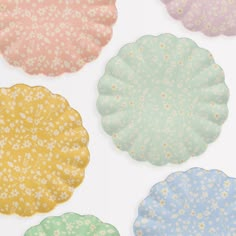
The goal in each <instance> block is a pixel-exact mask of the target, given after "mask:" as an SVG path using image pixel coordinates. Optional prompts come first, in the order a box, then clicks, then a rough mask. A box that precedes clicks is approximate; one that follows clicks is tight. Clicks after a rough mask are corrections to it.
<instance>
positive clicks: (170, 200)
mask: <svg viewBox="0 0 236 236" xmlns="http://www.w3.org/2000/svg"><path fill="white" fill-rule="evenodd" d="M235 216H236V179H234V178H229V177H227V176H226V175H225V174H224V173H223V172H221V171H218V170H210V171H207V170H204V169H201V168H193V169H190V170H188V171H186V172H177V173H174V174H172V175H170V176H169V177H168V178H167V179H166V180H165V181H163V182H160V183H158V184H156V185H155V186H154V187H153V188H152V190H151V192H150V194H149V196H148V197H147V198H146V199H145V200H144V201H143V202H142V203H141V205H140V207H139V216H138V218H137V220H136V222H135V224H134V234H135V235H136V236H157V235H158V236H177V235H178V236H186V235H191V236H192V235H196V236H197V235H199V236H211V235H214V236H219V235H222V236H223V235H225V236H226V235H229V236H235V235H236V218H235Z"/></svg>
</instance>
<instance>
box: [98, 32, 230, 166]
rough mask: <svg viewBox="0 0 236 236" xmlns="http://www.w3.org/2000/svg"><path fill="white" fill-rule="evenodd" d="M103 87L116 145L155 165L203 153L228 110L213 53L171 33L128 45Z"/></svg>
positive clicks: (101, 105)
mask: <svg viewBox="0 0 236 236" xmlns="http://www.w3.org/2000/svg"><path fill="white" fill-rule="evenodd" d="M98 90H99V97H98V101H97V107H98V110H99V112H100V113H101V115H102V125H103V127H104V129H105V131H106V132H107V133H108V134H109V135H111V136H112V137H113V141H114V142H115V144H116V146H117V147H118V148H119V149H121V150H124V151H128V152H129V154H130V155H131V156H132V157H133V158H134V159H136V160H140V161H149V162H151V163H152V164H155V165H164V164H166V163H182V162H184V161H186V160H187V159H189V158H190V157H191V156H197V155H199V154H201V153H202V152H204V151H205V149H206V148H207V145H208V144H209V143H211V142H213V141H214V140H215V139H216V138H217V137H218V135H219V134H220V130H221V125H222V124H223V123H224V121H225V120H226V118H227V115H228V108H227V102H228V97H229V93H228V88H227V86H226V85H225V82H224V72H223V71H222V69H221V68H220V67H219V66H218V65H217V64H215V62H214V59H213V57H212V55H211V54H210V53H209V52H208V51H207V50H204V49H202V48H199V47H198V46H197V45H196V44H195V43H194V42H193V41H192V40H190V39H186V38H182V39H179V38H176V37H175V36H173V35H170V34H163V35H159V36H144V37H142V38H141V39H139V40H138V41H137V42H135V43H131V44H128V45H126V46H124V47H123V48H122V49H121V50H120V52H119V53H118V55H117V56H116V57H114V58H113V59H111V61H110V62H109V63H108V64H107V67H106V71H105V74H104V76H103V77H102V78H101V79H100V82H99V85H98Z"/></svg>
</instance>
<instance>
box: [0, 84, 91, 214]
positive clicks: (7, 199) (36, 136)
mask: <svg viewBox="0 0 236 236" xmlns="http://www.w3.org/2000/svg"><path fill="white" fill-rule="evenodd" d="M29 96H30V97H32V99H30V100H28V99H27V97H29ZM0 120H2V122H0V140H1V142H0V143H1V145H0V183H1V184H0V193H1V194H0V212H1V213H4V214H12V213H16V214H19V215H21V216H30V215H33V214H34V213H36V212H48V211H50V210H52V208H54V207H55V205H56V204H57V203H61V202H64V201H66V200H68V199H69V197H70V196H71V195H72V193H73V189H74V188H75V187H77V186H79V185H80V184H81V182H82V180H83V178H84V171H85V167H86V166H87V164H88V161H89V151H88V148H87V143H88V134H87V131H86V130H85V129H84V127H83V126H82V121H81V117H80V115H79V113H78V112H77V111H75V110H74V109H72V108H71V107H70V106H69V104H68V102H67V101H66V100H65V99H64V98H63V97H61V96H59V95H55V94H52V93H50V92H49V91H48V90H47V89H46V88H43V87H29V86H27V85H15V86H13V87H11V88H2V89H0ZM6 128H7V129H6Z"/></svg>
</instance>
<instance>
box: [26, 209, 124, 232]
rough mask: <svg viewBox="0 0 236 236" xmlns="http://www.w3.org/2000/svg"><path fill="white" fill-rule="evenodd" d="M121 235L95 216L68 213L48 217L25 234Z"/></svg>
mask: <svg viewBox="0 0 236 236" xmlns="http://www.w3.org/2000/svg"><path fill="white" fill-rule="evenodd" d="M62 235H63V236H67V235H68V236H69V235H75V236H85V235H86V236H119V235H120V234H119V233H118V231H117V230H116V229H115V227H114V226H112V225H110V224H105V223H103V222H101V221H100V220H99V219H98V218H96V217H95V216H81V215H78V214H76V213H66V214H64V215H62V216H54V217H48V218H46V219H45V220H43V221H42V222H41V223H40V224H39V225H37V226H34V227H32V228H30V229H29V230H28V231H27V232H26V233H25V236H62Z"/></svg>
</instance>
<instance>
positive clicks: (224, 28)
mask: <svg viewBox="0 0 236 236" xmlns="http://www.w3.org/2000/svg"><path fill="white" fill-rule="evenodd" d="M161 1H162V2H163V3H165V4H166V7H167V10H168V12H169V13H170V15H171V16H172V17H174V18H175V19H178V20H180V21H182V22H183V24H184V26H185V27H186V28H188V29H189V30H192V31H201V32H203V33H204V34H206V35H208V36H217V35H221V34H223V35H228V36H230V35H236V1H235V0H161Z"/></svg>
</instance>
